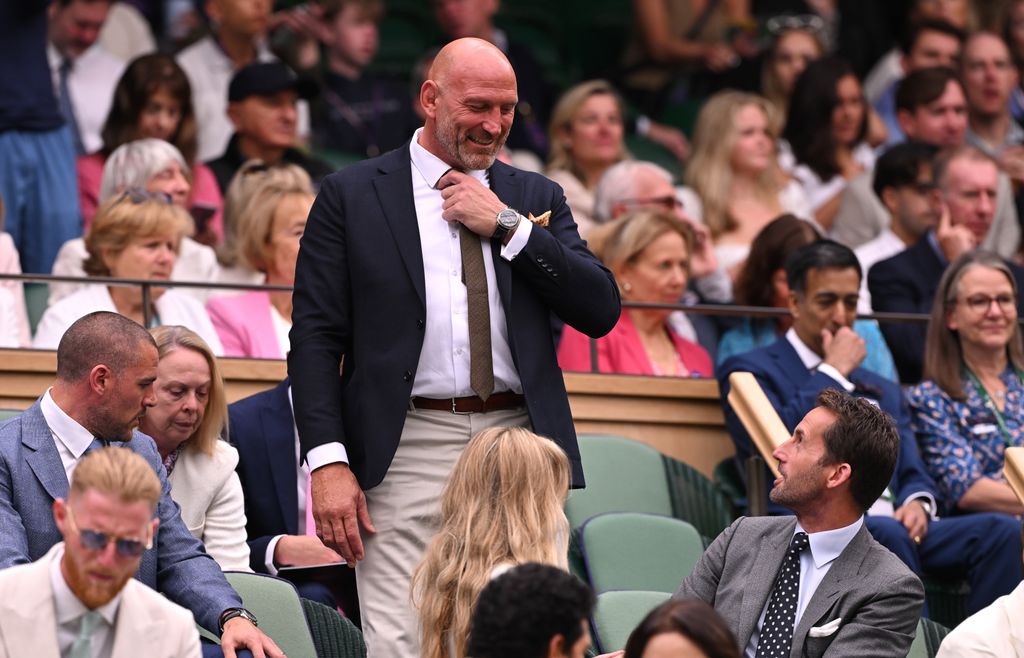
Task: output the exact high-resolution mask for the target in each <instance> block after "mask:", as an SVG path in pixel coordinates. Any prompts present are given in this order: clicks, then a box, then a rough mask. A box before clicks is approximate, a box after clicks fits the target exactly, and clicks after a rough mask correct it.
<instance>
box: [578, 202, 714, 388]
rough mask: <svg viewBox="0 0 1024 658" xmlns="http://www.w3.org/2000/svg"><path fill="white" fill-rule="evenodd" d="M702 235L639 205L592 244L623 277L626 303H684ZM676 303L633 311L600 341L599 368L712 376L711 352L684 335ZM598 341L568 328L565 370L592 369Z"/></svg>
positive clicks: (631, 372) (624, 310) (628, 372)
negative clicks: (675, 311) (677, 319)
mask: <svg viewBox="0 0 1024 658" xmlns="http://www.w3.org/2000/svg"><path fill="white" fill-rule="evenodd" d="M693 243H694V237H693V232H692V231H691V230H690V227H689V226H688V225H687V224H685V223H684V222H682V221H681V220H680V219H679V218H677V217H676V216H675V215H670V214H668V213H665V212H662V211H657V210H637V211H634V212H632V213H630V214H628V215H626V216H625V217H623V218H622V219H620V220H618V221H616V222H614V223H612V224H603V225H602V226H600V227H598V228H597V229H595V230H594V231H593V233H592V234H591V240H590V248H591V250H592V251H593V252H594V253H595V254H596V255H597V257H598V258H600V259H601V261H602V262H603V263H604V264H605V266H606V267H608V269H609V270H611V272H612V274H614V275H615V280H616V281H617V282H618V284H619V291H620V294H621V296H622V301H623V302H648V303H660V304H678V303H679V302H680V300H681V299H682V297H683V293H684V292H685V291H686V284H687V282H688V281H689V278H690V254H692V253H693ZM672 316H673V310H672V309H670V308H627V307H626V306H625V305H623V308H622V315H621V316H620V317H619V322H618V323H617V324H616V325H615V327H614V328H613V329H612V330H611V332H609V333H608V335H607V336H605V337H603V338H598V339H597V372H604V373H615V374H621V375H665V376H675V377H710V376H712V374H713V373H712V364H711V356H710V355H709V354H708V353H707V351H705V350H704V348H703V347H701V346H700V345H697V344H696V343H693V342H691V341H689V340H687V339H685V338H683V337H682V336H681V335H680V334H679V331H678V328H677V327H676V323H675V322H674V320H675V318H673V317H672ZM590 341H591V339H590V338H589V337H588V336H586V335H584V334H582V333H580V332H578V331H576V330H575V329H573V328H572V327H570V326H568V325H567V326H566V327H565V329H564V331H563V332H562V340H561V343H559V346H558V365H559V366H561V368H562V369H563V370H575V371H583V372H589V371H591V350H590Z"/></svg>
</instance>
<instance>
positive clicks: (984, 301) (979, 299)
mask: <svg viewBox="0 0 1024 658" xmlns="http://www.w3.org/2000/svg"><path fill="white" fill-rule="evenodd" d="M992 302H995V303H996V305H997V306H999V310H1000V311H1002V312H1003V313H1009V312H1010V311H1013V310H1015V309H1016V307H1017V300H1016V299H1014V297H1013V295H1011V294H1009V293H1003V294H1001V295H995V296H992V295H982V294H978V295H971V296H970V297H968V298H966V299H964V300H962V301H961V302H959V303H963V304H965V305H966V306H967V308H969V309H970V310H971V312H972V313H977V314H979V315H980V314H982V313H986V312H988V310H989V309H990V308H992Z"/></svg>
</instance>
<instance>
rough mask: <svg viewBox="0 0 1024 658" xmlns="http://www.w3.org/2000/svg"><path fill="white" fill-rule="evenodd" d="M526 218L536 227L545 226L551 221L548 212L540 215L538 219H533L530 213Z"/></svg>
mask: <svg viewBox="0 0 1024 658" xmlns="http://www.w3.org/2000/svg"><path fill="white" fill-rule="evenodd" d="M526 218H527V219H528V220H530V221H531V222H533V223H534V224H536V225H537V226H547V225H548V222H549V221H550V220H551V211H550V210H549V211H547V212H546V213H542V214H541V216H540V217H534V216H533V213H532V212H531V213H530V214H529V215H528V216H527V217H526Z"/></svg>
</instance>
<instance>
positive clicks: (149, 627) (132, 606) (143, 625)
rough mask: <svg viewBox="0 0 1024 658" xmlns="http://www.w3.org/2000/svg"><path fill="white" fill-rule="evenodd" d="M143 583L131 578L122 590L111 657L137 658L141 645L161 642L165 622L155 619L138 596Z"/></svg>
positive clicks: (150, 645) (145, 645)
mask: <svg viewBox="0 0 1024 658" xmlns="http://www.w3.org/2000/svg"><path fill="white" fill-rule="evenodd" d="M138 587H145V585H143V584H142V583H139V582H136V581H134V580H129V581H128V583H127V584H126V585H125V587H124V589H123V590H121V604H120V605H119V606H118V607H117V625H116V626H115V627H114V644H113V649H112V650H111V652H110V656H111V658H135V656H138V655H139V649H140V648H141V647H153V646H154V645H155V644H159V643H160V640H159V638H160V633H161V630H162V629H161V626H163V622H162V621H161V620H159V619H154V618H153V616H152V615H151V614H150V611H149V608H148V607H147V606H146V605H145V603H144V602H143V601H141V600H140V599H139V597H138V596H137V593H138V592H137V588H138Z"/></svg>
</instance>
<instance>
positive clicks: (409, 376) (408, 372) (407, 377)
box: [402, 370, 412, 382]
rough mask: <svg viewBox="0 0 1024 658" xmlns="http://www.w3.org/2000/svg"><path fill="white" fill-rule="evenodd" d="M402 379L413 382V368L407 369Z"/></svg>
mask: <svg viewBox="0 0 1024 658" xmlns="http://www.w3.org/2000/svg"><path fill="white" fill-rule="evenodd" d="M402 379H403V380H404V381H407V382H411V381H412V371H411V370H406V371H405V374H403V375H402Z"/></svg>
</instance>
